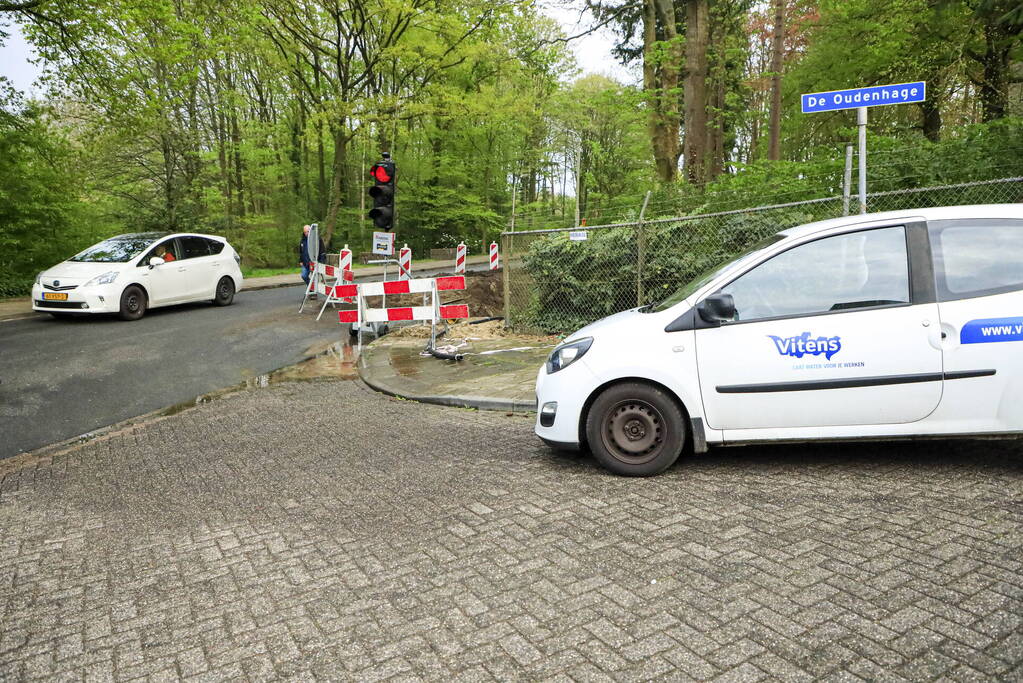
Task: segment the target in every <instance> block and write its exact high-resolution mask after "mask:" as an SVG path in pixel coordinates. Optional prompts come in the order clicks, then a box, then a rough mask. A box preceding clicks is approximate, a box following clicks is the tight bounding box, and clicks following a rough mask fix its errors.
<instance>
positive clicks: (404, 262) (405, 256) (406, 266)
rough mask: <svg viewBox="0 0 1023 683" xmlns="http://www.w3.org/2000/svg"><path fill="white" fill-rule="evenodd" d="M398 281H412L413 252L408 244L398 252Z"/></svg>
mask: <svg viewBox="0 0 1023 683" xmlns="http://www.w3.org/2000/svg"><path fill="white" fill-rule="evenodd" d="M398 279H399V280H411V279H412V250H411V249H409V246H408V245H407V244H406V245H405V246H404V247H402V248H401V249H399V250H398Z"/></svg>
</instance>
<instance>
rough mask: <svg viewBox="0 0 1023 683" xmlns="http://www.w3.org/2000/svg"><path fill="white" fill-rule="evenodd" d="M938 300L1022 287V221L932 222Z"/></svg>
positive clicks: (1010, 290)
mask: <svg viewBox="0 0 1023 683" xmlns="http://www.w3.org/2000/svg"><path fill="white" fill-rule="evenodd" d="M929 228H930V234H931V249H932V251H933V252H934V271H935V273H934V274H935V279H936V280H937V289H938V300H939V301H955V300H957V299H969V298H971V297H976V296H990V295H992V294H1002V293H1004V292H1012V291H1016V290H1023V221H1019V220H1015V221H1014V220H1008V219H1005V220H1002V219H990V218H984V219H973V220H954V221H932V222H931V224H930V226H929Z"/></svg>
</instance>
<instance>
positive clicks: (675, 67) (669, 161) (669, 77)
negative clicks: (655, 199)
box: [643, 0, 681, 183]
mask: <svg viewBox="0 0 1023 683" xmlns="http://www.w3.org/2000/svg"><path fill="white" fill-rule="evenodd" d="M655 3H659V4H655ZM658 13H660V14H661V15H662V26H663V27H664V28H665V37H666V38H667V39H668V40H669V41H672V42H671V43H670V45H669V49H668V51H667V53H662V54H666V55H667V56H666V57H663V58H661V60H660V61H658V58H657V57H656V56H655V55H656V54H657V53H658V52H660V51H659V50H658V49H657V45H656V43H657V42H658V41H657V17H658ZM673 38H675V40H672V39H673ZM679 61H680V58H679V55H678V40H677V32H676V29H675V10H674V7H673V6H672V4H671V2H670V1H668V0H644V2H643V90H644V92H646V95H647V99H648V101H649V103H650V124H649V126H650V140H651V143H652V146H653V153H654V164H655V166H656V169H657V177H658V178H660V179H661V181H662V182H666V183H670V182H673V181H674V180H675V177H676V176H677V174H678V159H679V156H680V147H681V146H680V144H679V131H678V124H679V116H678V107H677V104H676V103H677V102H678V94H677V92H676V91H677V89H678V73H679Z"/></svg>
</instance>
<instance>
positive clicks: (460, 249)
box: [455, 244, 465, 273]
mask: <svg viewBox="0 0 1023 683" xmlns="http://www.w3.org/2000/svg"><path fill="white" fill-rule="evenodd" d="M455 272H456V273H464V272H465V244H459V245H458V246H457V247H455Z"/></svg>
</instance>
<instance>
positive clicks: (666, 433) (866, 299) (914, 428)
mask: <svg viewBox="0 0 1023 683" xmlns="http://www.w3.org/2000/svg"><path fill="white" fill-rule="evenodd" d="M536 394H537V401H538V403H537V406H538V410H537V422H536V428H535V431H536V434H537V435H538V436H539V437H540V438H541V439H543V440H544V441H546V442H547V443H548V444H550V445H553V446H555V447H565V448H573V447H579V446H580V445H588V446H589V448H590V450H591V451H592V452H593V454H594V456H595V457H596V458H597V460H598V461H599V462H600V463H601V464H602V465H603V466H604V467H606V468H607V469H609V470H612V471H614V472H616V473H619V474H625V475H635V476H645V475H651V474H656V473H658V472H661V471H663V470H664V469H665V468H667V467H668V466H670V465H671V464H672V463H673V462H675V460H676V459H677V458H678V457H679V454H680V453H681V452H682V451H683V448H684V447H687V448H689V449H691V451H692V452H696V453H700V452H704V451H706V450H707V448H708V446H716V445H741V444H750V443H758V442H779V441H814V440H852V439H896V438H915V437H924V436H928V437H929V436H937V437H951V436H977V437H993V436H1019V435H1021V434H1023V205H1019V204H1006V205H988V206H958V207H943V208H929V209H918V210H912V211H901V212H891V213H879V214H867V215H858V216H849V217H845V218H839V219H834V220H827V221H821V222H818V223H811V224H808V225H803V226H800V227H796V228H792V229H790V230H783V231H781V232H780V233H778V234H777V235H775V236H774V237H772V238H771V239H769V240H766V241H765V242H763V243H761V244H759V245H757V246H756V247H755V248H753V249H752V250H751V251H749V252H748V253H746V254H744V255H742V256H740V257H739V258H737V259H736V260H734V261H732V262H731V263H728V264H727V265H725V266H723V267H721V268H719V269H717V270H715V271H713V272H711V273H709V274H707V275H706V276H704V277H700V278H698V279H696V280H694V281H693V282H690V283H689V284H687V285H685V286H684V287H682V288H681V289H680V290H678V291H677V292H676V293H675V294H674V295H673V296H672V297H670V298H669V299H668V300H666V301H664V302H662V303H660V304H657V305H654V306H649V307H643V308H637V309H634V310H630V311H625V312H622V313H618V314H616V315H612V316H610V317H607V318H604V319H603V320H600V321H598V322H595V323H593V324H592V325H589V326H587V327H584V328H583V329H581V330H579V331H578V332H576V333H574V334H572V335H571V336H570V337H568V338H567V339H566V341H565V342H564V343H563V344H561V345H560V346H559V347H558V348H556V349H555V350H554V351H553V352H552V353H551V355H550V358H549V359H548V361H547V363H546V365H545V367H544V368H541V370H540V374H539V376H538V377H537V383H536Z"/></svg>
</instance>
